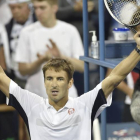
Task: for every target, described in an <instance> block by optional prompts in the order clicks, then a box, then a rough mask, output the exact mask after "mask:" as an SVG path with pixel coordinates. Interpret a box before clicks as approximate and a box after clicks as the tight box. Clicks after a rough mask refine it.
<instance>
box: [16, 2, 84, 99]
mask: <svg viewBox="0 0 140 140" xmlns="http://www.w3.org/2000/svg"><path fill="white" fill-rule="evenodd" d="M33 5H34V9H35V14H36V16H37V19H38V21H37V22H35V23H34V24H32V25H30V26H28V27H26V28H24V29H23V30H22V32H21V35H20V39H19V44H18V48H17V53H16V61H17V62H18V63H19V71H20V73H21V74H22V75H29V78H28V80H27V84H26V87H25V88H26V89H27V90H29V91H31V92H34V93H36V94H37V95H39V96H41V97H44V98H46V97H47V95H46V91H45V88H44V86H43V83H44V80H43V73H42V71H41V67H42V64H43V63H45V62H47V61H48V60H49V59H50V58H52V57H60V58H64V59H65V58H66V59H68V60H69V61H70V62H71V63H72V64H73V65H74V68H75V70H76V71H78V72H83V62H82V61H81V60H79V56H81V55H83V45H82V41H81V39H80V35H79V33H78V31H77V29H76V28H75V27H74V26H72V25H70V24H68V23H65V22H63V21H60V20H57V19H56V12H57V10H58V4H57V0H33ZM73 94H74V95H73ZM76 94H77V92H76V89H75V87H74V86H72V88H71V89H70V96H73V97H76Z"/></svg>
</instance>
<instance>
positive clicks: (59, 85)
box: [45, 69, 73, 103]
mask: <svg viewBox="0 0 140 140" xmlns="http://www.w3.org/2000/svg"><path fill="white" fill-rule="evenodd" d="M72 84H73V79H71V80H70V81H69V82H68V76H67V73H66V72H65V71H63V70H61V71H59V72H56V71H55V70H54V69H49V70H47V71H46V72H45V87H46V92H47V94H48V98H49V102H50V103H58V102H65V103H66V102H67V100H68V90H69V88H70V87H71V86H72Z"/></svg>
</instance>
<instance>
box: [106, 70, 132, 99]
mask: <svg viewBox="0 0 140 140" xmlns="http://www.w3.org/2000/svg"><path fill="white" fill-rule="evenodd" d="M111 71H112V69H110V68H108V69H107V73H106V77H107V76H108V75H109V74H110V73H111ZM116 88H117V89H119V90H120V91H122V92H123V93H125V94H126V95H128V96H129V97H130V98H132V94H133V89H131V88H130V87H129V86H128V85H127V83H126V82H125V81H122V82H121V83H120V84H119V85H118V86H117V87H116Z"/></svg>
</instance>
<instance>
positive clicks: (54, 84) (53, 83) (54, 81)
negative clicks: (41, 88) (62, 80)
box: [52, 79, 58, 88]
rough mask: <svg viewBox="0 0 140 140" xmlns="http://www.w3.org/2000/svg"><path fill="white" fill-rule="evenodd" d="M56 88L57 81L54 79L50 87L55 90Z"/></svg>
mask: <svg viewBox="0 0 140 140" xmlns="http://www.w3.org/2000/svg"><path fill="white" fill-rule="evenodd" d="M57 86H58V84H57V80H55V79H54V80H53V81H52V87H53V88H57Z"/></svg>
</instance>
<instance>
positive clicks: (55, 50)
mask: <svg viewBox="0 0 140 140" xmlns="http://www.w3.org/2000/svg"><path fill="white" fill-rule="evenodd" d="M49 41H50V42H51V45H52V47H50V46H49V45H47V48H48V50H49V52H50V53H51V54H52V56H53V57H61V54H60V51H59V49H58V47H57V46H56V44H55V43H54V42H53V41H52V39H49Z"/></svg>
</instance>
